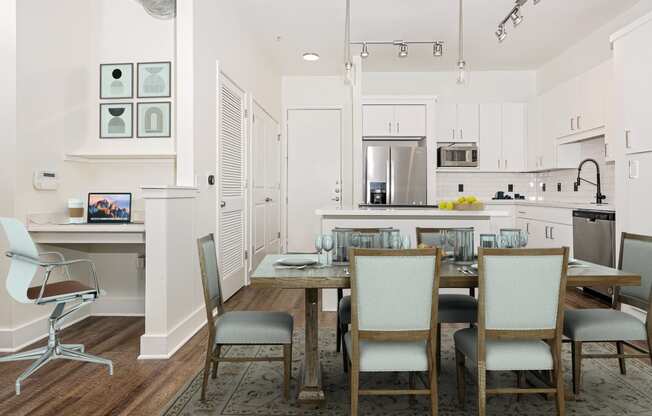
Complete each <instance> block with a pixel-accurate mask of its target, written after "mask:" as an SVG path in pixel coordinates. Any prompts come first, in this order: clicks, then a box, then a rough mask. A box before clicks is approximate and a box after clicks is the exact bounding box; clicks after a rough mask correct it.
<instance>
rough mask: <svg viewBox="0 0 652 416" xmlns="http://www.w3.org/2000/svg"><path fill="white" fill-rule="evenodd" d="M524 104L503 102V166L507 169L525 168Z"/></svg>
mask: <svg viewBox="0 0 652 416" xmlns="http://www.w3.org/2000/svg"><path fill="white" fill-rule="evenodd" d="M525 117H526V105H525V104H523V103H507V104H503V116H502V121H503V122H502V124H503V146H502V148H503V168H504V170H507V171H512V172H521V171H523V170H525V140H526V138H527V132H526V129H525Z"/></svg>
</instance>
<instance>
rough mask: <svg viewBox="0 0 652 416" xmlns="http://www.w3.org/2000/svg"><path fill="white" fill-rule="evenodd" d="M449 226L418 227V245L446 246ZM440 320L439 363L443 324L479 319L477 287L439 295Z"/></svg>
mask: <svg viewBox="0 0 652 416" xmlns="http://www.w3.org/2000/svg"><path fill="white" fill-rule="evenodd" d="M447 230H448V229H447V228H420V227H418V228H417V245H418V246H419V245H427V246H430V247H439V248H442V249H443V248H444V246H445V245H446V242H445V239H446V231H447ZM438 316H439V322H438V323H437V340H438V341H437V346H438V347H437V365H438V366H440V365H441V364H440V363H441V324H460V323H462V324H469V325H473V324H474V323H476V322H477V320H478V301H477V299H476V298H475V289H474V288H471V289H469V294H468V295H463V294H454V293H442V294H440V295H439V315H438Z"/></svg>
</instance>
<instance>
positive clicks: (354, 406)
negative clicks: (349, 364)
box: [351, 368, 360, 416]
mask: <svg viewBox="0 0 652 416" xmlns="http://www.w3.org/2000/svg"><path fill="white" fill-rule="evenodd" d="M359 387H360V373H359V372H358V370H357V369H356V368H351V416H358V389H359Z"/></svg>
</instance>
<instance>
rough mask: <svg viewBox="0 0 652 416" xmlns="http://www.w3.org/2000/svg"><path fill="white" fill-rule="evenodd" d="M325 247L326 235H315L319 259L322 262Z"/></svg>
mask: <svg viewBox="0 0 652 416" xmlns="http://www.w3.org/2000/svg"><path fill="white" fill-rule="evenodd" d="M323 249H324V236H322V235H321V234H317V237H315V250H317V261H319V262H320V263H321V254H322V250H323Z"/></svg>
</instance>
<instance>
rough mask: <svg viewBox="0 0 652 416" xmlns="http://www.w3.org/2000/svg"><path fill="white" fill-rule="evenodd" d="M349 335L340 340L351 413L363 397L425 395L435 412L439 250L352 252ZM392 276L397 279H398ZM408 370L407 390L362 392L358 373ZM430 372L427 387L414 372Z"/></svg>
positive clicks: (433, 413) (435, 412)
mask: <svg viewBox="0 0 652 416" xmlns="http://www.w3.org/2000/svg"><path fill="white" fill-rule="evenodd" d="M349 258H350V262H351V265H350V270H351V317H352V320H351V331H349V332H348V333H347V334H346V335H345V337H344V347H345V349H346V351H347V356H348V357H349V359H350V371H349V373H350V385H351V415H352V416H356V415H357V414H358V399H359V396H361V395H428V396H430V403H431V414H432V415H436V414H437V406H438V399H437V368H436V367H437V366H436V365H435V363H434V356H435V350H436V348H437V337H436V330H437V329H436V328H437V325H436V323H437V305H438V303H437V297H438V294H439V293H438V292H439V281H440V263H441V251H440V250H439V249H413V250H373V249H351V250H350V255H349ZM396 276H401V279H397V278H396ZM370 372H371V373H377V372H407V373H409V377H410V385H409V386H408V387H409V388H408V389H384V390H379V389H373V390H372V389H360V375H361V373H370ZM420 372H428V382H427V383H426V388H423V389H417V388H415V387H414V385H413V380H414V378H413V376H414V373H420Z"/></svg>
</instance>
